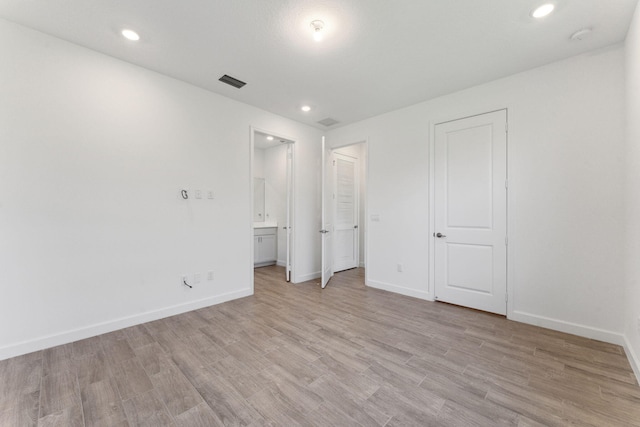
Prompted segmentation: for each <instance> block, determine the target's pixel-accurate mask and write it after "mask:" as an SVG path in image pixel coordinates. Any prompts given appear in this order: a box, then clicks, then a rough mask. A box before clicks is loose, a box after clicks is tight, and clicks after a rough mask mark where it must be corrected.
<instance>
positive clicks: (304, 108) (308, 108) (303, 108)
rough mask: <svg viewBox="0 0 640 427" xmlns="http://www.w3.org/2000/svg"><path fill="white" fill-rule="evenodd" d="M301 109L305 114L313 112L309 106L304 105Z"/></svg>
mask: <svg viewBox="0 0 640 427" xmlns="http://www.w3.org/2000/svg"><path fill="white" fill-rule="evenodd" d="M300 109H301V110H302V111H304V112H305V113H308V112H309V111H311V107H309V106H308V105H303V106H302V108H300Z"/></svg>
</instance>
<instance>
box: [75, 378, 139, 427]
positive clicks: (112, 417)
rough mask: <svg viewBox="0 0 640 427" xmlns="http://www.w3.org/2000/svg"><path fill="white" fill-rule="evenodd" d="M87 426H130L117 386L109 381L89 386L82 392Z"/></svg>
mask: <svg viewBox="0 0 640 427" xmlns="http://www.w3.org/2000/svg"><path fill="white" fill-rule="evenodd" d="M82 409H83V413H84V420H85V425H87V426H97V425H103V426H107V425H113V426H124V425H128V422H127V418H126V415H125V413H124V410H123V408H122V401H121V400H120V396H119V395H118V391H117V387H116V384H115V382H114V381H113V380H111V379H107V380H104V381H98V382H95V383H93V384H89V385H88V386H87V387H86V388H85V389H84V390H83V391H82Z"/></svg>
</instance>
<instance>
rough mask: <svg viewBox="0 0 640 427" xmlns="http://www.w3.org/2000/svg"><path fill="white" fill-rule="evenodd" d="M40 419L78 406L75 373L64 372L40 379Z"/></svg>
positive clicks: (78, 398)
mask: <svg viewBox="0 0 640 427" xmlns="http://www.w3.org/2000/svg"><path fill="white" fill-rule="evenodd" d="M41 387H42V389H41V392H40V417H41V418H42V417H46V416H47V415H50V414H53V413H54V412H58V411H62V410H63V409H67V408H71V407H73V406H80V405H81V402H80V390H79V388H78V381H77V380H76V375H75V373H71V372H69V371H64V372H62V373H59V374H51V375H47V376H45V377H42V386H41Z"/></svg>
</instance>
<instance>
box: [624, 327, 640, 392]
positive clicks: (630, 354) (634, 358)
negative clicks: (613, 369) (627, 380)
mask: <svg viewBox="0 0 640 427" xmlns="http://www.w3.org/2000/svg"><path fill="white" fill-rule="evenodd" d="M623 347H624V352H625V354H626V355H627V359H629V364H630V365H631V369H633V373H634V374H636V380H637V381H638V383H640V359H638V355H637V354H636V352H635V351H633V347H632V346H631V343H630V342H629V339H628V338H627V336H626V335H625V336H624V345H623Z"/></svg>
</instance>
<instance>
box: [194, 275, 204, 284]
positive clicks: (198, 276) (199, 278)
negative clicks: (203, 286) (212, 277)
mask: <svg viewBox="0 0 640 427" xmlns="http://www.w3.org/2000/svg"><path fill="white" fill-rule="evenodd" d="M201 278H202V276H201V274H200V273H196V274H194V275H193V284H194V285H195V284H198V283H200V280H201Z"/></svg>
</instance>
